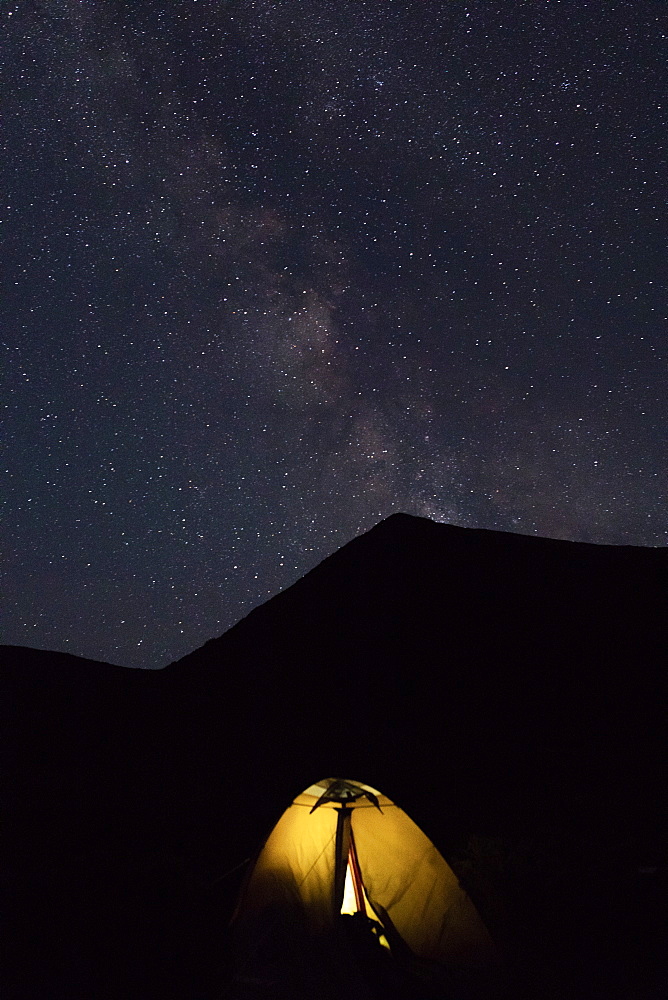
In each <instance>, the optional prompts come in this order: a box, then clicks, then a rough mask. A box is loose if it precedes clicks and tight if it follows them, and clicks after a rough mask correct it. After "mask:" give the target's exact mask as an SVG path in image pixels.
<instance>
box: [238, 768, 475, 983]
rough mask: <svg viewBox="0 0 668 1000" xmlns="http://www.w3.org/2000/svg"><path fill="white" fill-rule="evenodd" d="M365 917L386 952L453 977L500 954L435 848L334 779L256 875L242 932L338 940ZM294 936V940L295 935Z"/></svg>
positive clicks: (269, 846) (305, 797)
mask: <svg viewBox="0 0 668 1000" xmlns="http://www.w3.org/2000/svg"><path fill="white" fill-rule="evenodd" d="M342 914H343V915H346V914H357V915H361V917H362V918H363V922H364V923H365V924H366V926H367V927H368V928H369V930H370V931H371V932H372V933H374V934H375V937H376V939H377V942H378V944H379V945H383V946H385V948H387V949H388V950H389V951H390V952H393V953H394V954H395V956H398V954H399V952H400V951H401V952H402V953H403V954H405V955H410V956H411V957H412V958H415V959H417V960H421V961H422V962H423V963H429V964H432V963H438V965H439V966H442V967H445V968H447V969H450V970H453V971H464V970H465V969H467V968H468V969H481V968H483V967H485V966H488V965H489V963H490V960H491V959H492V958H493V955H494V946H493V944H492V941H491V938H490V936H489V933H488V931H487V929H486V928H485V926H484V924H483V922H482V920H481V918H480V916H479V915H478V913H477V911H476V909H475V907H474V905H473V903H472V902H471V900H470V899H469V897H468V896H467V894H466V893H465V892H464V890H463V889H462V888H461V886H460V885H459V883H458V881H457V878H456V876H455V875H454V873H453V872H452V870H451V869H450V867H449V866H448V865H447V864H446V862H445V860H444V859H443V857H442V856H441V854H439V852H438V850H437V849H436V847H435V846H434V845H433V844H432V842H431V841H430V840H429V839H428V837H426V836H425V834H424V833H423V832H422V831H421V830H420V829H419V827H418V826H417V825H416V824H415V823H414V822H413V821H412V820H411V819H410V818H409V817H408V816H407V815H406V813H405V812H404V811H403V810H402V809H400V808H399V807H398V806H397V805H395V804H394V803H393V802H392V801H390V799H388V798H387V797H386V796H384V795H382V794H381V793H380V792H378V791H376V790H375V789H373V788H370V787H369V786H368V785H363V784H359V783H358V782H352V781H343V780H339V779H333V778H329V779H325V780H323V781H321V782H319V783H318V784H316V785H312V786H311V787H309V788H307V789H306V791H305V792H303V793H302V794H301V795H298V796H297V798H296V799H295V800H294V801H293V802H292V804H291V805H290V806H289V807H288V809H286V811H285V812H284V813H283V815H282V816H281V818H280V819H279V821H278V823H277V824H276V826H275V827H274V829H273V830H272V832H271V833H270V835H269V837H268V838H267V840H266V842H265V844H264V846H263V848H262V850H261V851H260V853H259V855H258V857H257V859H256V860H255V863H254V864H253V866H252V868H251V870H250V871H249V873H248V875H247V878H246V882H245V885H244V887H243V889H242V892H241V897H240V900H239V903H238V907H237V911H236V914H235V917H234V925H235V926H236V927H237V928H240V929H241V932H242V936H244V937H245V938H246V940H248V938H249V937H252V936H253V935H256V936H257V940H259V941H260V942H261V940H262V939H266V938H267V936H272V934H275V932H276V930H277V928H280V929H281V930H282V932H283V935H284V940H286V939H289V946H291V947H292V946H294V943H295V941H297V940H298V939H302V940H309V941H311V942H312V941H313V940H314V939H318V940H319V941H323V940H326V939H327V938H328V937H329V939H330V940H331V939H332V936H333V935H335V933H336V928H337V927H340V926H341V925H342V923H343V922H342V921H341V920H340V919H339V917H340V915H342ZM288 928H289V931H288V930H287V929H288Z"/></svg>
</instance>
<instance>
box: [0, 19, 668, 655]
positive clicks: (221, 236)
mask: <svg viewBox="0 0 668 1000" xmlns="http://www.w3.org/2000/svg"><path fill="white" fill-rule="evenodd" d="M664 16H665V9H664V8H663V4H662V3H659V2H633V3H615V4H607V3H606V4H586V3H583V2H582V0H578V2H573V3H566V2H562V3H559V2H555V0H551V2H535V3H533V2H531V3H522V4H521V3H517V2H516V0H509V2H507V3H505V4H500V3H489V2H480V3H456V2H450V3H447V4H444V3H435V2H429V0H427V2H421V3H411V4H408V3H398V2H380V0H378V2H362V0H354V2H352V0H351V2H348V3H346V2H341V0H337V2H319V0H308V2H307V0H303V2H297V0H286V2H284V3H271V2H250V0H245V2H244V0H237V2H228V3H224V2H220V0H217V2H215V3H209V2H203V0H192V2H190V3H185V2H181V3H170V4H162V5H161V4H157V3H154V2H152V0H145V2H143V3H141V4H135V3H128V2H123V0H108V2H105V3H101V2H92V3H90V4H81V3H77V2H74V0H54V2H53V3H50V4H48V5H42V4H39V3H13V4H10V5H9V7H8V8H6V9H5V11H4V12H3V14H2V22H3V33H4V35H5V42H4V49H3V52H4V84H3V95H4V97H3V103H4V105H5V107H4V115H5V131H4V143H5V148H4V154H3V158H2V164H1V166H0V183H1V186H2V191H3V199H2V201H3V206H2V229H3V231H4V233H5V236H4V241H3V246H4V267H3V272H4V278H3V283H4V290H3V295H2V303H1V305H0V310H1V314H2V330H3V343H4V345H5V348H6V354H7V359H6V361H7V363H6V364H5V371H6V373H7V374H6V378H5V384H4V399H5V401H6V403H7V404H8V409H7V416H6V421H5V426H6V439H7V441H8V444H9V447H8V449H7V454H8V462H7V469H8V489H6V490H5V497H6V498H7V500H8V504H7V512H6V514H5V519H4V524H5V532H6V535H5V545H4V548H5V554H6V558H5V565H6V575H5V600H4V603H5V608H6V614H5V628H4V631H3V636H4V640H5V641H8V642H16V643H20V644H25V645H33V646H40V647H47V648H55V649H63V650H67V651H70V652H73V653H77V654H80V655H87V656H92V657H96V658H100V659H106V660H110V661H112V662H116V663H122V664H126V665H129V666H160V665H162V664H164V663H166V662H168V661H169V660H171V659H174V658H176V657H177V656H180V655H182V654H184V653H185V652H187V651H189V650H190V649H193V648H194V647H196V646H197V645H199V644H201V643H202V642H204V641H205V640H206V639H208V638H210V637H211V636H214V635H218V634H220V633H221V632H222V631H224V630H225V629H226V628H228V627H229V626H231V625H232V624H233V623H234V622H235V621H237V620H238V619H239V618H240V617H242V616H243V615H244V614H245V613H247V612H248V610H250V608H252V607H253V606H254V605H256V604H258V603H259V602H261V601H263V600H265V599H266V598H267V597H268V596H270V595H271V594H274V593H276V592H277V591H278V590H279V589H281V588H282V587H285V586H287V585H289V584H290V583H291V582H293V581H294V580H295V579H297V578H298V577H299V576H301V575H302V574H303V573H304V572H306V571H307V570H308V569H309V568H311V567H312V566H313V565H315V564H316V563H317V562H319V561H320V560H321V559H322V558H324V557H325V556H326V555H327V554H329V553H330V552H331V551H333V550H334V549H335V548H337V547H338V546H340V545H342V544H344V543H345V542H346V541H348V540H349V539H350V538H352V537H354V536H355V535H357V534H359V533H360V532H362V531H364V530H366V529H368V528H370V527H371V526H372V525H373V524H374V523H376V522H377V521H378V520H379V519H381V518H382V517H384V516H387V515H388V514H390V513H392V512H393V511H397V510H405V511H409V512H411V513H415V514H422V515H426V516H430V517H433V518H436V519H438V520H442V521H449V522H453V523H456V524H462V525H469V526H475V527H486V528H497V529H502V530H511V531H520V532H525V533H528V534H540V535H548V536H554V537H560V538H570V539H576V540H584V541H595V542H608V543H625V544H649V545H661V544H666V538H667V534H666V526H667V519H666V500H667V497H666V489H665V486H666V482H665V468H666V462H665V440H666V417H667V415H668V414H667V404H666V400H667V399H668V393H667V392H666V379H665V375H666V368H665V365H666V298H665V257H666V255H665V232H666V227H665V223H666V218H665V194H666V170H665V163H666V135H667V134H668V121H667V117H668V116H667V115H666V93H667V87H668V73H667V70H666V67H667V66H668V59H667V53H666V47H667V45H666V42H667V37H666V24H665V20H664V19H663V18H664Z"/></svg>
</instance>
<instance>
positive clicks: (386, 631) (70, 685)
mask: <svg viewBox="0 0 668 1000" xmlns="http://www.w3.org/2000/svg"><path fill="white" fill-rule="evenodd" d="M667 559H668V552H667V551H666V550H646V549H632V548H613V547H608V546H590V545H578V544H574V543H566V542H554V541H550V540H545V539H536V538H524V537H522V536H517V535H503V534H497V533H494V532H478V531H467V530H466V529H458V528H451V527H449V526H443V525H434V524H432V523H431V522H428V521H422V520H420V519H416V518H409V517H404V516H401V515H400V516H397V517H394V518H391V519H389V520H388V521H386V522H383V523H382V524H381V525H379V526H378V527H377V528H375V529H374V530H373V531H372V532H369V533H368V534H367V535H365V536H362V537H361V538H360V539H356V540H355V541H354V542H352V543H350V544H349V545H348V546H346V547H345V548H344V549H342V550H341V551H340V552H338V553H337V554H336V555H335V556H333V557H331V558H330V559H328V560H326V561H325V562H324V563H323V564H321V566H319V567H317V569H316V570H314V571H313V572H312V573H310V574H308V575H307V576H306V577H305V578H304V579H303V580H301V581H299V582H298V583H297V584H296V585H295V586H294V587H292V588H290V589H289V590H287V591H285V592H284V593H282V594H281V595H279V596H278V597H277V598H274V599H273V600H272V601H270V602H268V604H266V605H264V606H263V607H262V608H259V609H257V610H256V611H255V612H253V613H252V614H251V615H249V616H248V618H246V619H245V620H244V621H243V622H241V623H240V624H239V625H238V626H236V627H235V628H234V629H232V630H231V631H230V632H228V633H227V634H226V635H225V636H223V637H222V638H220V639H217V640H213V641H212V642H211V643H208V644H207V645H206V646H204V647H203V648H202V649H201V650H198V651H196V652H195V653H193V654H191V655H190V656H188V657H186V658H185V659H184V660H182V661H180V662H179V663H176V664H172V665H170V666H169V667H167V668H166V669H164V670H156V671H132V670H126V669H123V668H120V667H112V666H110V665H108V664H101V663H93V662H90V661H86V660H80V659H77V658H75V657H71V656H67V655H65V654H59V653H48V652H44V651H38V650H28V649H19V648H15V647H5V649H4V650H3V663H2V671H1V673H0V682H1V684H2V691H1V692H0V711H1V713H2V717H1V718H0V725H1V732H2V755H3V756H2V765H1V773H0V781H1V782H2V785H1V789H0V791H1V793H2V804H3V812H4V814H5V819H4V821H3V825H4V830H3V845H2V892H3V896H4V901H3V911H4V913H5V914H7V915H8V917H9V919H8V921H7V923H6V931H5V932H4V935H3V936H4V945H5V948H4V957H3V959H2V975H3V982H2V989H1V995H2V997H3V998H5V997H6V998H11V1000H18V998H32V997H54V998H59V997H63V998H68V1000H69V998H72V997H84V996H85V997H100V998H110V1000H111V998H114V1000H116V998H118V1000H120V998H137V1000H139V998H147V1000H148V998H155V1000H172V998H175V1000H176V998H193V1000H195V998H201V1000H209V998H211V1000H213V998H215V997H220V996H224V995H235V993H234V992H232V994H230V992H229V988H228V987H227V986H226V984H227V983H228V982H229V975H230V970H231V967H232V963H231V956H230V950H229V936H228V931H227V924H228V920H229V916H230V913H231V910H232V907H233V902H234V897H235V895H236V892H237V891H238V888H239V885H240V882H241V879H242V877H243V872H244V870H245V861H246V859H247V858H248V857H249V856H250V855H251V854H252V853H253V852H254V851H255V850H256V849H257V847H258V846H259V844H260V842H261V840H262V838H263V837H264V835H265V834H266V833H267V832H268V830H269V829H270V828H271V826H272V825H273V823H274V822H275V820H276V819H277V817H278V815H279V814H280V812H281V811H282V809H283V808H285V806H286V805H287V804H288V802H289V801H290V800H291V799H292V798H293V797H294V795H295V794H297V793H298V792H299V791H300V790H301V789H302V788H304V787H306V786H307V785H309V784H310V783H311V782H312V781H314V780H318V779H320V778H322V777H326V776H343V777H348V778H352V779H355V780H360V781H364V782H367V783H369V784H371V785H374V786H375V787H378V788H381V789H382V790H383V791H384V792H385V793H386V794H388V795H389V796H390V797H391V798H393V799H394V800H395V801H397V802H398V803H399V804H401V805H402V806H403V807H404V808H405V809H406V811H407V812H408V813H409V814H410V815H411V816H412V817H413V818H414V819H415V820H416V822H418V823H419V824H420V825H421V826H422V827H423V829H424V830H425V831H426V832H427V833H428V834H429V836H431V838H432V839H433V840H434V841H435V842H436V843H437V845H438V846H439V848H440V849H441V851H442V853H443V854H444V855H445V857H446V858H447V860H448V861H449V862H450V864H451V866H452V867H453V868H454V870H455V871H456V873H457V874H458V875H459V877H460V879H461V881H462V882H463V884H464V885H465V887H466V888H467V889H468V891H469V893H470V895H471V896H472V897H473V899H474V901H475V903H476V905H477V906H478V908H479V910H480V912H481V914H482V916H483V918H484V919H485V921H486V922H487V925H488V927H489V929H490V931H491V932H492V934H493V936H494V937H495V939H496V941H497V942H498V944H499V947H500V949H501V951H502V953H503V955H504V965H505V971H504V973H503V976H500V977H499V979H498V981H497V982H495V983H490V984H489V992H488V994H487V995H488V996H490V997H491V996H493V995H494V994H495V993H498V994H499V995H505V996H513V997H518V998H523V997H526V998H527V1000H528V998H539V997H540V998H542V997H547V998H555V1000H557V998H559V1000H561V998H568V1000H570V998H573V1000H576V998H577V1000H579V998H583V1000H584V998H587V1000H589V998H591V997H606V998H608V997H610V998H613V1000H614V998H620V1000H622V998H628V1000H649V998H658V997H659V996H661V997H663V996H665V995H667V994H668V977H667V970H668V961H667V949H666V943H667V941H666V923H665V917H666V905H665V904H666V871H667V869H666V856H665V844H666V825H665V807H664V804H665V801H666V795H665V792H666V788H665V751H664V731H665V717H664V706H665V659H666V656H665V651H666V621H667V620H668V616H667V615H666V577H667V573H668V562H667ZM381 978H382V977H381ZM372 980H373V977H372ZM374 981H375V986H374V985H373V982H374ZM374 981H372V984H371V986H370V987H369V985H368V984H367V985H365V986H360V985H359V983H357V985H350V984H349V985H348V988H347V989H348V994H347V995H353V994H354V993H355V991H357V993H358V995H360V996H362V995H363V992H364V990H367V991H368V990H369V989H371V995H373V991H374V989H375V990H376V992H380V993H382V995H383V996H385V997H388V996H390V995H391V992H392V987H391V985H389V984H388V983H385V984H384V985H383V986H382V987H381V986H380V982H381V980H380V979H379V978H376V979H375V980H374ZM289 982H290V980H289V977H287V978H286V979H285V981H284V982H283V984H282V986H281V990H282V991H283V992H285V990H286V989H288V990H290V989H291V987H290V986H289ZM302 986H303V983H302ZM302 986H299V987H297V986H296V987H295V990H297V989H298V988H299V989H301V988H302ZM404 986H405V984H404ZM407 988H408V987H406V989H407ZM226 989H227V994H226V992H225V991H226ZM262 989H265V995H266V986H262V984H260V983H255V984H253V983H248V982H246V983H245V984H238V985H237V986H236V987H235V990H236V993H237V994H239V995H240V996H243V997H244V998H245V997H246V996H250V995H251V993H252V991H253V990H255V991H256V993H257V992H258V991H261V990H262ZM306 989H313V985H312V983H310V984H309V985H307V987H306ZM425 989H426V987H424V986H422V987H420V988H419V990H421V991H422V992H420V991H419V995H420V996H424V997H425V1000H426V997H427V996H428V994H427V993H425V992H424V991H425ZM244 990H245V991H246V992H245V993H244V992H243V991H244ZM240 991H241V992H240ZM249 991H250V992H249ZM351 991H352V992H351ZM279 992H280V991H279ZM455 992H457V991H455ZM459 993H461V995H462V996H463V995H464V993H465V990H464V989H463V987H462V990H461V991H459ZM276 995H279V993H277V994H276ZM318 995H322V996H325V995H326V989H325V984H324V982H323V983H322V985H321V986H320V987H318Z"/></svg>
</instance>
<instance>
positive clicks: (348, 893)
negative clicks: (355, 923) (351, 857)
mask: <svg viewBox="0 0 668 1000" xmlns="http://www.w3.org/2000/svg"><path fill="white" fill-rule="evenodd" d="M340 870H341V869H339V871H340ZM339 885H341V883H340V882H339ZM341 913H357V902H356V900H355V889H354V886H353V876H352V874H351V871H350V865H346V884H345V886H344V889H343V903H342V904H341Z"/></svg>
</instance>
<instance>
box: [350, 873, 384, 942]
mask: <svg viewBox="0 0 668 1000" xmlns="http://www.w3.org/2000/svg"><path fill="white" fill-rule="evenodd" d="M353 864H354V862H353V863H351V858H350V856H349V857H348V864H347V865H346V881H345V884H344V887H343V902H342V904H341V913H342V914H344V915H354V914H355V913H364V914H366V916H367V917H368V918H369V919H370V920H373V922H374V924H375V925H376V927H377V932H378V933H377V937H378V942H379V943H380V944H382V946H383V948H387V949H388V951H389V950H390V945H389V942H388V940H387V938H386V937H385V934H384V933H383V925H382V924H381V922H380V920H379V919H378V917H377V916H376V914H375V913H374V911H373V909H372V907H371V904H370V903H369V899H368V897H367V894H366V889H365V888H364V885H363V883H362V881H361V879H358V880H356V879H355V876H354V874H353ZM356 890H357V891H356Z"/></svg>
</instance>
